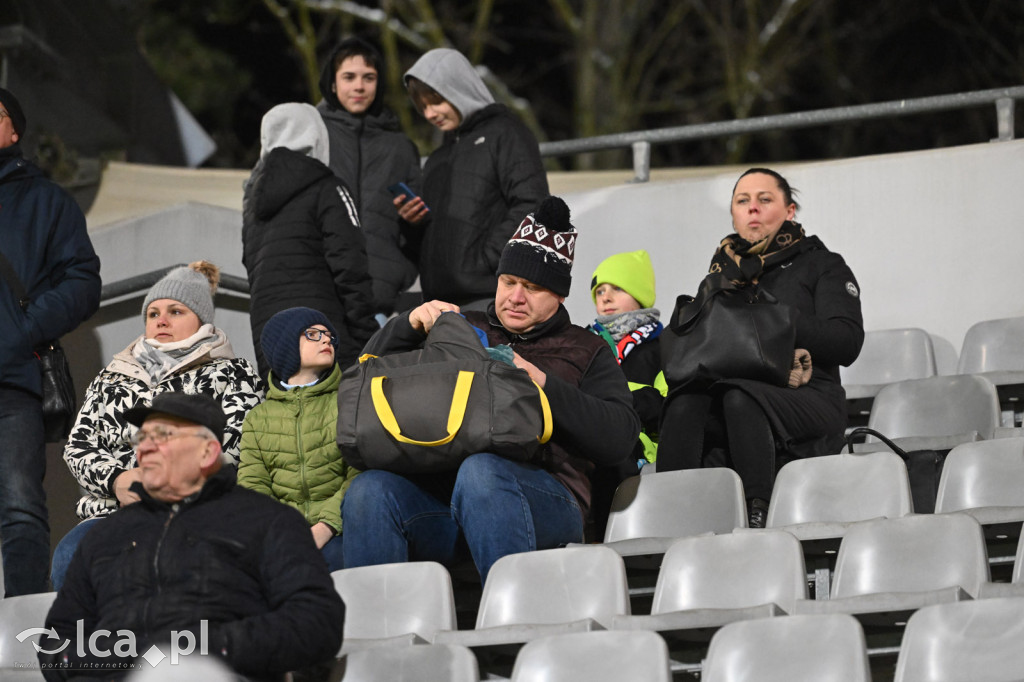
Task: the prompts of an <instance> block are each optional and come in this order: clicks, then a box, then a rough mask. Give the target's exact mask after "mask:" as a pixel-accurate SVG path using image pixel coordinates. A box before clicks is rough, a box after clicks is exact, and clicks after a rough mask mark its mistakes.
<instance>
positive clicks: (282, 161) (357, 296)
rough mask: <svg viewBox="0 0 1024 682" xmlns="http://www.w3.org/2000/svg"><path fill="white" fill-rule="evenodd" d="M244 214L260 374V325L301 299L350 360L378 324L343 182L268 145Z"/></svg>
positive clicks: (263, 364)
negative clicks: (321, 318)
mask: <svg viewBox="0 0 1024 682" xmlns="http://www.w3.org/2000/svg"><path fill="white" fill-rule="evenodd" d="M242 220H243V224H242V249H243V250H242V262H243V263H244V264H245V269H246V272H247V273H248V276H249V293H250V295H251V300H250V303H249V319H250V323H251V325H252V338H253V346H254V347H255V349H256V359H257V362H258V364H259V371H260V374H261V375H262V376H264V377H266V376H267V372H268V371H269V369H270V368H269V365H268V363H267V361H266V360H265V359H264V357H263V353H262V352H261V351H260V345H259V340H260V332H261V331H262V330H263V325H264V324H266V322H267V320H269V319H270V318H271V317H272V316H273V315H274V314H275V313H277V312H280V311H282V310H284V309H286V308H291V307H293V306H298V305H302V306H308V307H310V308H315V309H317V310H319V311H320V312H322V313H323V314H324V315H326V316H327V317H328V318H329V319H330V320H331V323H332V324H333V325H334V328H335V329H336V330H337V332H338V349H337V357H338V362H339V364H341V366H342V367H347V366H348V365H350V364H351V363H352V362H354V361H355V359H356V358H357V357H358V355H359V351H360V349H361V348H362V347H363V344H365V343H366V341H367V340H369V338H370V336H371V335H372V334H373V332H374V331H376V330H377V329H378V325H377V323H376V322H375V321H374V319H373V294H372V291H371V284H370V277H369V274H368V273H367V265H366V247H365V242H364V239H363V233H362V231H361V230H360V228H359V219H358V217H357V214H356V210H355V203H354V202H353V200H352V197H351V195H350V194H349V191H348V189H347V188H346V187H345V184H344V183H343V182H342V181H341V180H339V179H338V178H337V177H336V176H335V175H334V174H333V173H332V172H331V170H330V169H329V168H328V167H327V166H325V165H323V164H322V163H320V162H319V161H317V160H315V159H311V158H309V157H308V156H305V155H304V154H301V153H299V152H294V151H291V150H289V149H285V148H283V147H279V148H276V149H273V150H271V151H270V152H269V153H268V154H267V155H266V156H265V157H264V158H263V159H261V160H260V162H259V163H258V164H256V168H255V169H254V170H253V173H252V177H251V178H250V179H249V182H248V184H247V185H246V188H245V197H244V202H243V208H242Z"/></svg>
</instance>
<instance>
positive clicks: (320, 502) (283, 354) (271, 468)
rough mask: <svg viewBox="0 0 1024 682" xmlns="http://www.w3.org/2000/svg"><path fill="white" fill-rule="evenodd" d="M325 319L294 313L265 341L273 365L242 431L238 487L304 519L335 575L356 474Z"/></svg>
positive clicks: (276, 322)
mask: <svg viewBox="0 0 1024 682" xmlns="http://www.w3.org/2000/svg"><path fill="white" fill-rule="evenodd" d="M336 344H337V336H336V334H335V331H334V327H333V326H332V325H331V323H330V321H329V320H328V319H327V316H326V315H324V314H323V313H321V312H320V311H318V310H313V309H312V308H288V309H287V310H282V311H281V312H279V313H277V314H276V315H274V316H273V317H271V318H270V319H269V320H268V321H267V323H266V325H264V327H263V330H262V333H261V334H260V346H261V347H262V350H263V356H264V357H265V358H266V359H267V360H268V361H269V363H270V381H269V383H270V389H269V390H268V391H267V399H266V401H264V402H263V403H261V404H260V405H257V406H256V407H255V408H253V409H252V410H251V411H250V412H249V414H248V415H247V416H246V418H245V423H244V424H243V426H242V446H241V459H240V462H239V465H238V484H239V485H241V486H243V487H246V488H250V489H252V490H255V491H257V492H261V493H264V494H266V495H270V496H271V497H273V498H275V499H277V500H279V501H281V502H284V503H285V504H287V505H290V506H292V507H294V508H295V509H297V510H299V512H301V513H302V514H303V516H305V517H306V521H307V522H308V523H309V525H310V529H311V531H312V533H313V540H314V541H315V542H316V546H317V547H319V548H320V551H321V552H322V553H323V555H324V559H325V560H326V561H327V566H328V568H329V569H330V570H331V571H336V570H338V569H341V568H343V567H344V561H343V556H342V549H341V546H342V545H341V500H342V497H343V496H344V495H345V490H347V489H348V486H349V484H350V483H351V482H352V479H353V478H354V477H355V476H356V474H358V473H359V472H358V470H356V469H354V468H353V467H350V466H348V465H347V464H346V463H345V461H344V460H343V459H342V458H341V451H340V450H339V449H338V444H337V442H336V431H337V423H338V384H339V383H340V382H341V367H340V366H339V365H338V363H337V362H336V361H335V359H334V353H335V348H336Z"/></svg>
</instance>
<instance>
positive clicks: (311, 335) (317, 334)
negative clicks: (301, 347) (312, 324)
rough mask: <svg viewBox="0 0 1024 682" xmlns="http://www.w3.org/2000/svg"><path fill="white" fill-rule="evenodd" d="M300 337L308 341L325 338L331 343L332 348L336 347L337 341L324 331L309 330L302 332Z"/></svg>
mask: <svg viewBox="0 0 1024 682" xmlns="http://www.w3.org/2000/svg"><path fill="white" fill-rule="evenodd" d="M302 335H303V336H305V337H306V338H307V339H309V340H310V341H319V340H320V339H321V338H323V337H325V336H326V337H327V340H328V341H330V342H331V345H332V346H337V345H338V340H337V339H336V338H334V337H333V336H331V333H330V332H329V331H327V330H326V329H316V328H311V329H307V330H306V331H304V332H302Z"/></svg>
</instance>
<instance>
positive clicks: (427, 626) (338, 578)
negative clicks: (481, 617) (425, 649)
mask: <svg viewBox="0 0 1024 682" xmlns="http://www.w3.org/2000/svg"><path fill="white" fill-rule="evenodd" d="M331 578H332V579H333V580H334V589H336V590H337V591H338V594H340V595H341V598H342V600H343V601H344V602H345V639H346V640H347V639H374V638H380V637H394V636H397V635H405V634H409V633H416V634H417V635H419V636H420V637H422V638H424V639H426V640H428V641H429V640H430V639H432V638H433V635H434V633H435V632H437V631H438V630H454V629H456V621H455V596H454V592H453V590H452V579H451V576H450V575H449V573H448V569H446V568H445V567H444V566H442V565H441V564H439V563H436V562H433V561H416V562H410V563H402V564H383V565H380V566H361V567H359V568H345V569H342V570H340V571H334V572H333V573H332V574H331Z"/></svg>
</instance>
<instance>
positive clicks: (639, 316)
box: [590, 308, 663, 365]
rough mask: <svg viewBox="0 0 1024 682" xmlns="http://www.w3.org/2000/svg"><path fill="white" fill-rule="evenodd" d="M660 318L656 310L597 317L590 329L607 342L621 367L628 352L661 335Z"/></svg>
mask: <svg viewBox="0 0 1024 682" xmlns="http://www.w3.org/2000/svg"><path fill="white" fill-rule="evenodd" d="M660 316H661V313H660V312H659V311H658V309H657V308H643V309H641V310H632V311H629V312H625V313H616V314H614V315H598V317H597V320H596V321H595V322H594V323H593V324H592V325H590V329H591V331H593V332H594V333H595V334H597V335H598V336H600V337H601V338H603V339H604V340H605V341H607V342H608V345H609V346H611V348H612V350H613V351H614V352H615V358H616V360H618V361H619V364H620V365H621V364H622V361H623V360H624V359H625V358H626V356H627V355H629V353H630V351H632V350H633V349H634V348H636V347H637V346H639V345H640V344H641V343H643V342H644V341H648V340H650V339H654V338H657V337H658V336H659V335H660V334H661V330H662V328H663V327H662V325H661V322H659V321H658V318H659V317H660Z"/></svg>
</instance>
